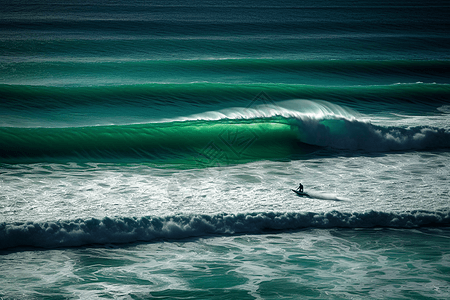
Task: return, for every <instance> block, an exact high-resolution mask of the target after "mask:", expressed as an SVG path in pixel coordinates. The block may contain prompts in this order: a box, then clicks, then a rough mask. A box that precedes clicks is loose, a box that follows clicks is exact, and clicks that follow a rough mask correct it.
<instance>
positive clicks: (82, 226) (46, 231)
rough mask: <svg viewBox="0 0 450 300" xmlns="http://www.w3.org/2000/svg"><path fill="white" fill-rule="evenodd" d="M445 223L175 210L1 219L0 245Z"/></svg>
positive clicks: (418, 218) (411, 217)
mask: <svg viewBox="0 0 450 300" xmlns="http://www.w3.org/2000/svg"><path fill="white" fill-rule="evenodd" d="M449 225H450V212H449V211H437V212H430V211H411V212H405V213H389V212H377V211H368V212H362V213H356V212H355V213H344V212H338V211H332V212H325V213H313V212H303V213H302V212H299V213H294V212H288V213H268V212H263V213H245V214H226V213H221V214H216V215H175V216H166V217H142V218H126V217H118V218H108V217H105V218H103V219H95V218H92V219H77V220H72V221H55V222H22V223H19V222H16V223H0V249H7V248H13V247H44V248H55V247H72V246H83V245H92V244H110V243H113V244H114V243H132V242H143V241H145V242H149V241H157V240H160V239H180V238H189V237H198V236H207V235H232V234H246V233H249V234H257V233H263V232H267V231H286V230H298V229H302V228H374V227H388V228H418V227H429V226H438V227H445V226H449Z"/></svg>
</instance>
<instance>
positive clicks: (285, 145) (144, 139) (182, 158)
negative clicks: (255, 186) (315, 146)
mask: <svg viewBox="0 0 450 300" xmlns="http://www.w3.org/2000/svg"><path fill="white" fill-rule="evenodd" d="M310 150H311V147H308V146H307V145H302V144H301V143H300V142H299V141H298V139H297V133H296V130H295V129H294V128H292V127H291V125H290V124H289V120H287V119H283V118H272V119H270V120H264V119H254V120H219V121H186V122H172V123H159V124H140V125H128V126H94V127H75V128H1V129H0V162H3V163H30V162H43V161H45V162H48V161H56V162H62V161H66V162H67V161H79V162H80V161H81V162H88V161H105V162H111V161H113V162H114V161H117V162H135V161H139V162H143V161H145V162H148V163H151V164H154V165H161V166H164V165H170V166H175V165H178V166H184V167H208V166H216V165H229V164H236V163H246V162H250V161H255V160H261V159H286V158H288V157H291V156H293V155H299V154H302V153H307V152H308V151H310Z"/></svg>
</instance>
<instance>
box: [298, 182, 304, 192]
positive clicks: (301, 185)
mask: <svg viewBox="0 0 450 300" xmlns="http://www.w3.org/2000/svg"><path fill="white" fill-rule="evenodd" d="M297 191H300V192H302V193H303V184H302V183H301V182H300V183H299V184H298V188H297Z"/></svg>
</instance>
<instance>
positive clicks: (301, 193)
mask: <svg viewBox="0 0 450 300" xmlns="http://www.w3.org/2000/svg"><path fill="white" fill-rule="evenodd" d="M291 191H293V192H294V193H296V194H297V195H299V196H308V194H307V193H305V192H300V191H297V190H292V189H291Z"/></svg>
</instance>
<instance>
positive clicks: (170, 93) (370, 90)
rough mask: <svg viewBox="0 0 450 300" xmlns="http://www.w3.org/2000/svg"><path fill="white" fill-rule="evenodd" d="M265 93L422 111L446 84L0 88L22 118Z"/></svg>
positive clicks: (440, 99) (224, 100)
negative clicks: (39, 112)
mask: <svg viewBox="0 0 450 300" xmlns="http://www.w3.org/2000/svg"><path fill="white" fill-rule="evenodd" d="M262 91H263V92H264V93H265V94H266V95H267V96H268V97H270V98H271V99H270V100H271V101H273V102H278V101H284V100H290V99H313V100H316V99H320V100H326V101H329V102H332V103H336V104H340V105H358V106H360V107H363V108H364V107H365V106H367V105H369V107H370V108H372V109H373V106H375V105H378V108H379V105H383V106H385V105H386V104H390V105H393V107H394V108H395V105H398V106H399V109H402V106H404V105H405V104H417V105H420V106H421V107H419V108H422V109H424V108H425V107H427V106H430V105H431V106H433V107H434V106H436V104H441V105H445V104H448V95H449V94H450V85H449V84H431V83H403V84H391V85H370V86H369V85H365V86H313V85H304V84H283V83H277V84H263V83H254V84H228V83H208V82H197V83H182V84H163V83H161V84H158V83H153V84H136V85H115V86H86V87H57V86H32V85H7V84H0V95H2V101H1V102H0V108H1V109H3V110H5V111H8V110H10V111H20V112H21V113H23V114H24V115H25V116H26V114H27V113H30V112H33V111H34V110H49V109H50V110H51V109H69V108H73V107H91V106H95V107H97V108H100V107H105V108H108V109H111V108H112V107H118V108H119V109H120V107H123V106H134V107H138V108H139V109H141V110H142V109H150V108H152V109H154V108H155V106H156V107H167V106H170V107H187V106H190V105H205V104H214V105H218V104H228V105H229V104H230V103H234V104H238V103H240V104H242V105H244V106H247V105H250V104H251V103H252V101H254V100H255V99H256V97H257V95H258V94H260V93H261V92H262Z"/></svg>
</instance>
